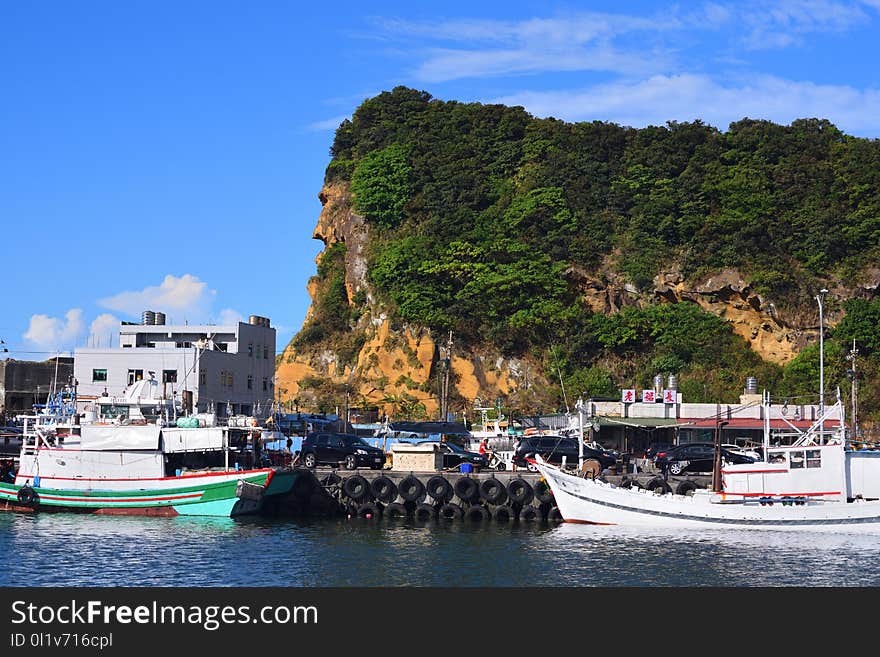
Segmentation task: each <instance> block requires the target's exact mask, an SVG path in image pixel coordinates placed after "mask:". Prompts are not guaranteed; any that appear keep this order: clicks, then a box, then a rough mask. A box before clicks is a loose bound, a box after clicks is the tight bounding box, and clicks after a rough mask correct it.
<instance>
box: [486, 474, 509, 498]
mask: <svg viewBox="0 0 880 657" xmlns="http://www.w3.org/2000/svg"><path fill="white" fill-rule="evenodd" d="M480 497H482V498H483V499H484V500H486V501H487V502H488V503H489V504H503V503H504V502H506V501H507V489H506V488H505V487H504V484H502V483H501V482H500V481H498V480H497V479H496V478H495V477H489V478H488V479H484V480H483V481H481V482H480Z"/></svg>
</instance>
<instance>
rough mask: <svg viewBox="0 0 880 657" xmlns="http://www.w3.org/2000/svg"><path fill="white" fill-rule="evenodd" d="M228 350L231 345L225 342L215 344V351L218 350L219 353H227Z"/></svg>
mask: <svg viewBox="0 0 880 657" xmlns="http://www.w3.org/2000/svg"><path fill="white" fill-rule="evenodd" d="M228 348H229V345H228V344H226V343H225V342H215V343H214V349H216V350H217V351H226V350H227V349H228Z"/></svg>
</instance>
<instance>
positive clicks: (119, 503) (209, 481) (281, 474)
mask: <svg viewBox="0 0 880 657" xmlns="http://www.w3.org/2000/svg"><path fill="white" fill-rule="evenodd" d="M151 383H152V382H151V381H143V382H137V384H135V386H132V387H131V389H130V390H127V391H126V395H125V396H124V398H120V399H119V400H117V401H118V402H119V405H123V403H124V402H126V401H128V402H130V403H129V404H128V408H129V413H127V414H126V416H125V419H124V420H121V421H120V420H118V416H117V417H116V418H104V417H101V416H99V415H96V416H94V417H93V418H89V419H90V420H91V421H87V422H85V423H80V416H79V415H77V413H76V411H75V393H73V392H72V391H64V392H62V393H59V394H58V395H57V397H56V398H55V399H54V400H51V401H50V403H48V404H46V408H45V410H44V411H43V412H41V413H39V414H36V415H33V416H28V417H27V418H25V425H24V427H25V429H24V433H23V437H22V444H21V450H20V453H19V457H18V463H17V468H15V469H14V479H11V477H10V475H11V474H13V473H12V472H7V473H6V478H4V479H2V480H0V510H13V511H29V512H33V511H78V512H85V513H97V514H110V515H146V516H175V515H202V516H226V517H232V516H238V515H243V514H250V513H257V512H259V511H260V509H261V508H262V506H263V504H264V502H265V500H266V499H267V498H269V497H272V496H276V495H283V494H285V493H287V492H289V491H290V489H291V487H292V485H293V482H294V480H295V478H296V476H297V473H296V472H295V471H291V470H287V469H282V468H273V467H268V468H266V467H264V468H250V469H241V468H240V467H239V465H238V462H237V458H236V457H237V456H238V455H239V454H240V452H238V451H236V450H237V447H236V445H240V444H241V443H242V438H246V437H247V436H246V435H245V434H246V433H247V432H251V433H254V434H256V432H259V431H260V429H259V428H258V427H248V428H243V429H238V428H233V427H226V426H199V425H198V424H197V423H191V422H179V423H178V422H174V423H172V422H169V421H168V420H167V418H163V416H162V415H161V414H159V415H157V416H155V417H154V418H153V419H152V420H150V419H148V418H147V416H144V415H141V414H139V413H138V409H139V408H146V407H149V408H151V409H155V408H156V407H157V402H160V405H161V402H162V400H161V399H157V398H155V397H154V396H153V395H152V394H148V393H152V390H151V389H150V388H149V387H148V386H150V385H151ZM178 424H181V425H184V426H177V425H178Z"/></svg>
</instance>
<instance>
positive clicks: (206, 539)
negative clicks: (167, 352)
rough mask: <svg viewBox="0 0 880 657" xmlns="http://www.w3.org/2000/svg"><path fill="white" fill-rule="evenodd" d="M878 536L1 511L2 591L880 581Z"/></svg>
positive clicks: (860, 583) (857, 584)
mask: <svg viewBox="0 0 880 657" xmlns="http://www.w3.org/2000/svg"><path fill="white" fill-rule="evenodd" d="M878 548H880V537H878V536H876V535H874V536H871V535H862V534H825V533H811V532H802V533H795V532H770V531H760V532H757V531H751V532H750V531H741V530H738V531H733V530H712V531H708V530H701V531H688V532H684V531H681V530H676V531H662V530H634V529H625V528H621V527H594V526H586V525H571V524H561V525H526V524H523V525H517V524H511V525H498V524H496V523H493V522H488V523H484V524H480V525H477V524H470V523H464V522H454V523H446V522H430V523H414V522H411V521H406V522H403V521H401V522H389V521H376V520H358V519H345V518H342V519H320V520H316V519H312V520H302V521H299V520H298V521H292V520H289V519H285V520H277V519H267V518H246V519H234V520H233V519H225V518H126V517H104V516H87V515H76V514H61V513H59V514H48V513H47V514H35V515H27V514H17V513H3V514H0V554H3V555H4V564H3V567H2V569H0V586H135V587H138V586H168V587H188V586H216V587H221V586H233V587H237V586H281V587H384V586H391V587H396V586H416V587H427V586H431V587H436V586H440V587H469V586H473V587H507V586H517V587H519V586H554V587H558V586H562V587H593V586H601V587H623V586H626V587H632V586H635V587H659V586H731V587H751V586H769V587H821V586H835V587H840V586H853V587H874V586H880V571H878V570H876V569H874V568H871V567H870V564H872V563H873V561H874V558H875V557H876V554H877V551H878Z"/></svg>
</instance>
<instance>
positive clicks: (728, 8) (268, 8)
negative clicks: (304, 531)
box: [0, 0, 880, 359]
mask: <svg viewBox="0 0 880 657" xmlns="http://www.w3.org/2000/svg"><path fill="white" fill-rule="evenodd" d="M878 36H880V0H802V1H795V0H788V1H786V0H775V1H774V0H762V1H760V2H758V1H751V0H744V1H741V2H723V1H713V2H680V3H672V2H649V1H644V2H628V3H622V2H601V1H600V2H566V3H555V2H511V1H505V2H455V1H448V2H443V3H410V2H373V3H363V2H347V1H344V0H342V1H336V2H332V3H308V4H301V3H295V2H289V1H288V2H268V1H260V0H255V1H254V2H248V3H243V2H227V1H223V0H214V1H211V2H200V1H186V2H157V1H154V2H144V1H139V0H127V1H126V2H98V1H90V0H83V1H81V2H77V3H71V2H62V1H60V0H56V1H51V0H46V1H43V2H13V1H12V0H0V81H2V87H0V88H2V95H3V99H2V103H0V117H2V120H0V148H2V154H3V156H2V157H0V246H2V253H3V264H4V270H5V272H6V280H5V285H4V286H3V293H2V297H0V298H2V306H0V308H2V309H0V339H3V340H4V341H5V343H6V344H5V345H4V346H6V347H7V348H8V349H9V353H7V354H5V355H6V356H9V357H14V358H22V359H43V358H47V357H49V356H51V355H52V354H54V353H56V352H58V351H61V352H69V351H72V350H73V348H74V347H76V346H83V345H106V344H107V343H108V340H110V338H111V336H112V335H114V334H115V326H116V325H117V324H118V322H119V320H128V321H134V320H138V319H139V317H140V312H141V311H142V310H146V309H151V310H157V311H163V312H165V313H166V315H167V317H168V321H169V323H170V322H171V321H174V322H179V323H182V322H183V321H184V320H186V321H188V322H189V323H196V322H213V323H221V322H223V321H227V320H230V319H236V318H238V317H243V318H244V319H245V321H246V320H247V316H248V315H250V314H257V315H264V316H267V317H269V318H271V320H272V323H273V325H274V326H276V327H277V328H278V330H279V334H278V349H279V350H281V349H282V348H283V346H284V345H285V344H286V342H287V341H288V340H289V339H290V337H291V336H292V335H293V334H294V333H295V332H296V331H297V330H299V328H300V327H301V325H302V322H303V319H304V317H305V313H306V310H307V308H308V305H309V297H308V294H307V292H306V283H307V281H308V279H309V277H310V276H312V275H313V274H314V273H315V263H314V258H315V256H316V255H317V253H318V252H319V251H320V249H321V248H322V244H321V243H320V242H319V241H317V240H313V239H312V231H313V229H314V227H315V223H316V221H317V218H318V215H319V213H320V210H321V205H320V202H319V201H318V192H319V191H320V190H321V184H322V181H323V175H324V169H325V167H326V166H327V164H328V162H329V148H330V145H331V144H332V141H333V132H334V130H335V128H336V126H337V125H338V124H339V122H340V121H341V120H342V119H344V118H346V117H350V116H351V114H352V113H353V112H354V110H355V109H356V108H357V106H358V105H359V104H360V103H361V102H362V101H363V100H364V99H366V98H369V97H371V96H374V95H376V94H378V93H380V92H381V91H384V90H389V89H391V88H393V87H394V86H396V85H401V84H402V85H407V86H410V87H415V88H418V89H423V90H425V91H427V92H429V93H430V94H432V95H433V96H434V97H436V98H440V99H443V100H459V101H464V102H472V101H474V102H484V103H495V102H502V103H506V104H511V105H522V106H523V107H525V108H526V110H528V111H529V112H530V113H532V114H533V115H535V116H539V117H546V116H555V117H557V118H560V119H564V120H568V121H582V120H588V121H589V120H604V121H613V122H616V123H620V124H625V125H632V126H636V127H641V126H645V125H649V124H654V125H662V124H664V123H666V121H669V120H676V121H690V120H694V119H701V120H703V121H704V122H706V123H709V124H711V125H714V126H716V127H718V128H720V129H722V130H724V129H726V128H727V126H728V125H729V123H730V122H731V121H736V120H739V119H741V118H743V117H746V116H748V117H751V118H766V119H770V120H773V121H776V122H779V123H783V124H787V123H790V122H791V121H792V120H794V119H796V118H801V117H821V118H827V119H829V120H830V121H832V122H833V123H835V124H836V125H837V126H838V127H839V128H841V129H842V130H844V131H845V132H847V133H849V134H852V135H857V136H862V137H869V138H878V137H880V67H878V65H877V63H878V62H880V46H878Z"/></svg>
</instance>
